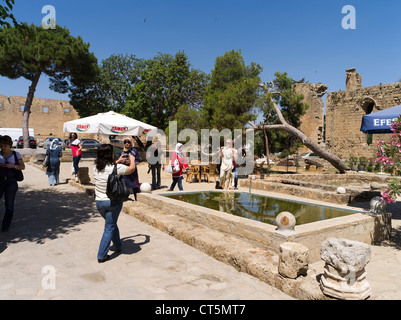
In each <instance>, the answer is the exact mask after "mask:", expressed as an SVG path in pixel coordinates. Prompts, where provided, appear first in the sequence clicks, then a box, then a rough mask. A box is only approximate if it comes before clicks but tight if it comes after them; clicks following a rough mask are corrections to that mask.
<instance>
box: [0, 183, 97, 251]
mask: <svg viewBox="0 0 401 320" xmlns="http://www.w3.org/2000/svg"><path fill="white" fill-rule="evenodd" d="M3 215H4V199H1V201H0V219H1V220H2V219H3ZM96 215H97V210H96V208H95V205H94V201H92V200H91V199H90V198H88V196H87V195H86V194H82V193H80V192H77V193H71V192H65V191H62V192H61V191H58V190H57V187H54V189H51V190H46V189H42V190H32V189H29V188H26V187H21V186H20V187H19V190H18V192H17V196H16V200H15V211H14V219H13V222H12V224H11V227H10V230H9V231H8V232H5V233H4V232H3V233H0V253H1V252H3V251H4V250H5V248H7V243H17V242H23V241H31V242H36V243H43V242H44V241H45V240H47V239H56V238H58V237H59V236H60V235H62V234H68V233H69V232H71V231H76V230H79V225H80V224H82V223H85V222H88V221H90V220H91V219H92V218H95V217H96Z"/></svg>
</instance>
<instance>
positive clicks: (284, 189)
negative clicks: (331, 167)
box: [241, 180, 351, 205]
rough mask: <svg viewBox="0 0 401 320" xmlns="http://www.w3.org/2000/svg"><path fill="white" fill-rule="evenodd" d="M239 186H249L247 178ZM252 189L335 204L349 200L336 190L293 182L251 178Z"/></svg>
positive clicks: (348, 197) (345, 202)
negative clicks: (321, 188) (286, 182)
mask: <svg viewBox="0 0 401 320" xmlns="http://www.w3.org/2000/svg"><path fill="white" fill-rule="evenodd" d="M241 187H247V188H249V180H243V181H241ZM252 189H258V190H265V191H271V192H277V193H284V194H287V195H291V196H296V197H301V198H305V199H311V200H320V201H325V202H329V203H335V204H344V205H346V204H348V203H349V202H350V201H351V196H350V194H337V192H333V191H326V190H317V189H314V188H310V187H304V186H302V185H295V184H283V183H280V182H270V181H264V180H253V181H252Z"/></svg>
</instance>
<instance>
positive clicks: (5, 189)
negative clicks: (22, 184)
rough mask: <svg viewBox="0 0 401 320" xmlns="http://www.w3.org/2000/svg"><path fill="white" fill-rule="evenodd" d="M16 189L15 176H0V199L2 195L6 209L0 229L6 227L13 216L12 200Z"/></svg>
mask: <svg viewBox="0 0 401 320" xmlns="http://www.w3.org/2000/svg"><path fill="white" fill-rule="evenodd" d="M17 191H18V182H17V180H15V178H12V177H9V178H6V179H4V178H2V177H0V199H1V198H2V197H3V195H4V204H5V206H6V211H5V213H4V218H3V223H2V229H3V230H4V229H8V228H9V227H10V225H11V221H12V220H13V216H14V201H15V195H16V194H17Z"/></svg>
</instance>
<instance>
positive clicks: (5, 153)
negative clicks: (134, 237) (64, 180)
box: [0, 133, 236, 263]
mask: <svg viewBox="0 0 401 320" xmlns="http://www.w3.org/2000/svg"><path fill="white" fill-rule="evenodd" d="M69 140H70V147H71V152H72V156H73V168H74V175H75V177H77V175H78V172H79V162H80V159H81V157H82V145H81V142H80V140H79V139H78V136H77V134H76V133H71V134H70V137H69ZM11 147H12V140H11V138H10V137H8V136H2V137H0V148H1V153H0V199H1V198H2V197H3V195H4V197H5V207H6V210H5V215H4V218H3V222H2V231H3V232H6V231H8V229H9V227H10V225H11V221H12V218H13V213H14V201H15V196H16V193H17V190H18V183H17V180H16V178H15V170H24V169H25V164H24V161H23V159H22V157H21V155H20V154H19V153H18V152H15V151H12V150H11ZM147 152H148V153H147V159H148V162H149V164H150V170H151V171H152V188H153V189H154V190H155V189H159V188H161V172H160V170H164V169H165V168H164V155H163V152H162V150H161V144H160V141H158V140H157V138H156V139H154V140H153V143H152V145H151V147H149V148H148V150H147ZM46 155H47V156H48V157H49V165H48V167H47V170H46V174H47V175H48V179H49V180H48V181H49V185H50V186H55V185H57V184H58V183H59V182H60V180H59V175H60V158H61V157H62V148H61V144H60V141H58V139H57V138H55V139H53V141H52V143H51V145H50V146H49V147H48V149H47V150H46ZM220 158H221V160H222V161H221V166H220V183H221V185H222V186H223V185H224V183H225V182H227V181H229V180H230V175H232V172H233V171H234V169H235V167H236V165H235V160H236V151H235V149H234V148H232V147H231V141H226V144H225V146H224V147H222V148H221V150H220ZM139 162H140V159H139V153H138V151H137V150H136V149H135V148H133V141H132V139H131V138H126V139H124V148H123V149H122V150H121V151H120V152H119V153H118V155H117V156H115V154H114V147H113V146H112V145H111V144H102V145H101V146H100V147H99V148H98V150H97V156H96V160H95V166H94V169H93V177H94V182H95V202H96V207H97V210H98V211H99V213H100V215H101V216H102V217H103V218H104V220H105V226H104V231H103V235H102V238H101V240H100V244H99V250H98V254H97V259H98V262H99V263H102V262H105V261H107V260H108V259H109V258H110V256H109V255H108V252H109V250H110V249H112V250H114V251H116V252H120V251H121V248H122V242H121V239H120V233H119V229H118V226H117V220H118V217H119V214H120V212H121V210H122V201H115V200H110V199H109V198H108V196H107V180H108V177H109V175H110V173H111V172H112V171H113V169H114V166H115V165H116V168H117V174H118V175H122V176H124V180H125V182H126V185H127V187H128V188H131V190H132V193H133V194H134V196H135V198H136V194H137V193H138V192H140V191H139V190H140V189H139V178H138V170H137V165H138V163H139ZM170 164H171V165H172V167H173V168H175V169H173V173H172V180H173V181H172V183H171V185H170V188H169V189H168V190H169V191H173V190H174V188H175V186H176V185H178V189H179V190H180V191H182V190H183V186H182V180H183V179H184V178H183V171H188V169H189V167H188V164H187V161H186V158H185V155H184V153H183V145H182V144H181V143H178V144H177V145H176V147H175V151H174V152H173V153H172V155H171V157H170ZM111 243H113V245H114V247H113V248H111Z"/></svg>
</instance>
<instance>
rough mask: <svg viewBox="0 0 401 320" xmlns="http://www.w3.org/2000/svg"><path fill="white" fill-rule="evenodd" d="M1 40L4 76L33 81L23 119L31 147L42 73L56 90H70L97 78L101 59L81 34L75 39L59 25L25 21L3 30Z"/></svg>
mask: <svg viewBox="0 0 401 320" xmlns="http://www.w3.org/2000/svg"><path fill="white" fill-rule="evenodd" d="M0 43H1V46H0V75H2V76H6V77H8V78H10V79H17V78H20V77H23V78H25V79H27V80H29V81H31V85H30V86H29V90H28V94H27V99H26V101H25V107H24V112H23V120H22V129H23V137H24V147H25V148H27V147H29V140H28V136H29V133H28V127H29V115H30V112H31V105H32V101H33V98H34V93H35V90H36V86H37V84H38V82H39V79H40V77H41V76H42V74H45V75H47V76H48V77H49V80H50V88H51V89H52V90H54V91H56V92H60V93H66V92H68V91H69V90H70V89H71V88H72V87H79V86H82V84H83V83H86V82H88V81H92V80H93V79H95V77H96V76H97V74H98V69H99V67H98V65H97V59H96V57H95V56H94V55H93V53H90V52H89V44H86V43H84V42H83V40H82V38H81V37H77V38H75V37H73V36H71V35H70V32H69V30H68V29H65V28H61V27H59V26H56V29H48V30H45V29H43V28H42V27H36V26H35V25H30V26H28V25H27V24H23V28H22V31H21V30H17V29H16V28H6V29H3V30H2V32H1V33H0Z"/></svg>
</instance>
